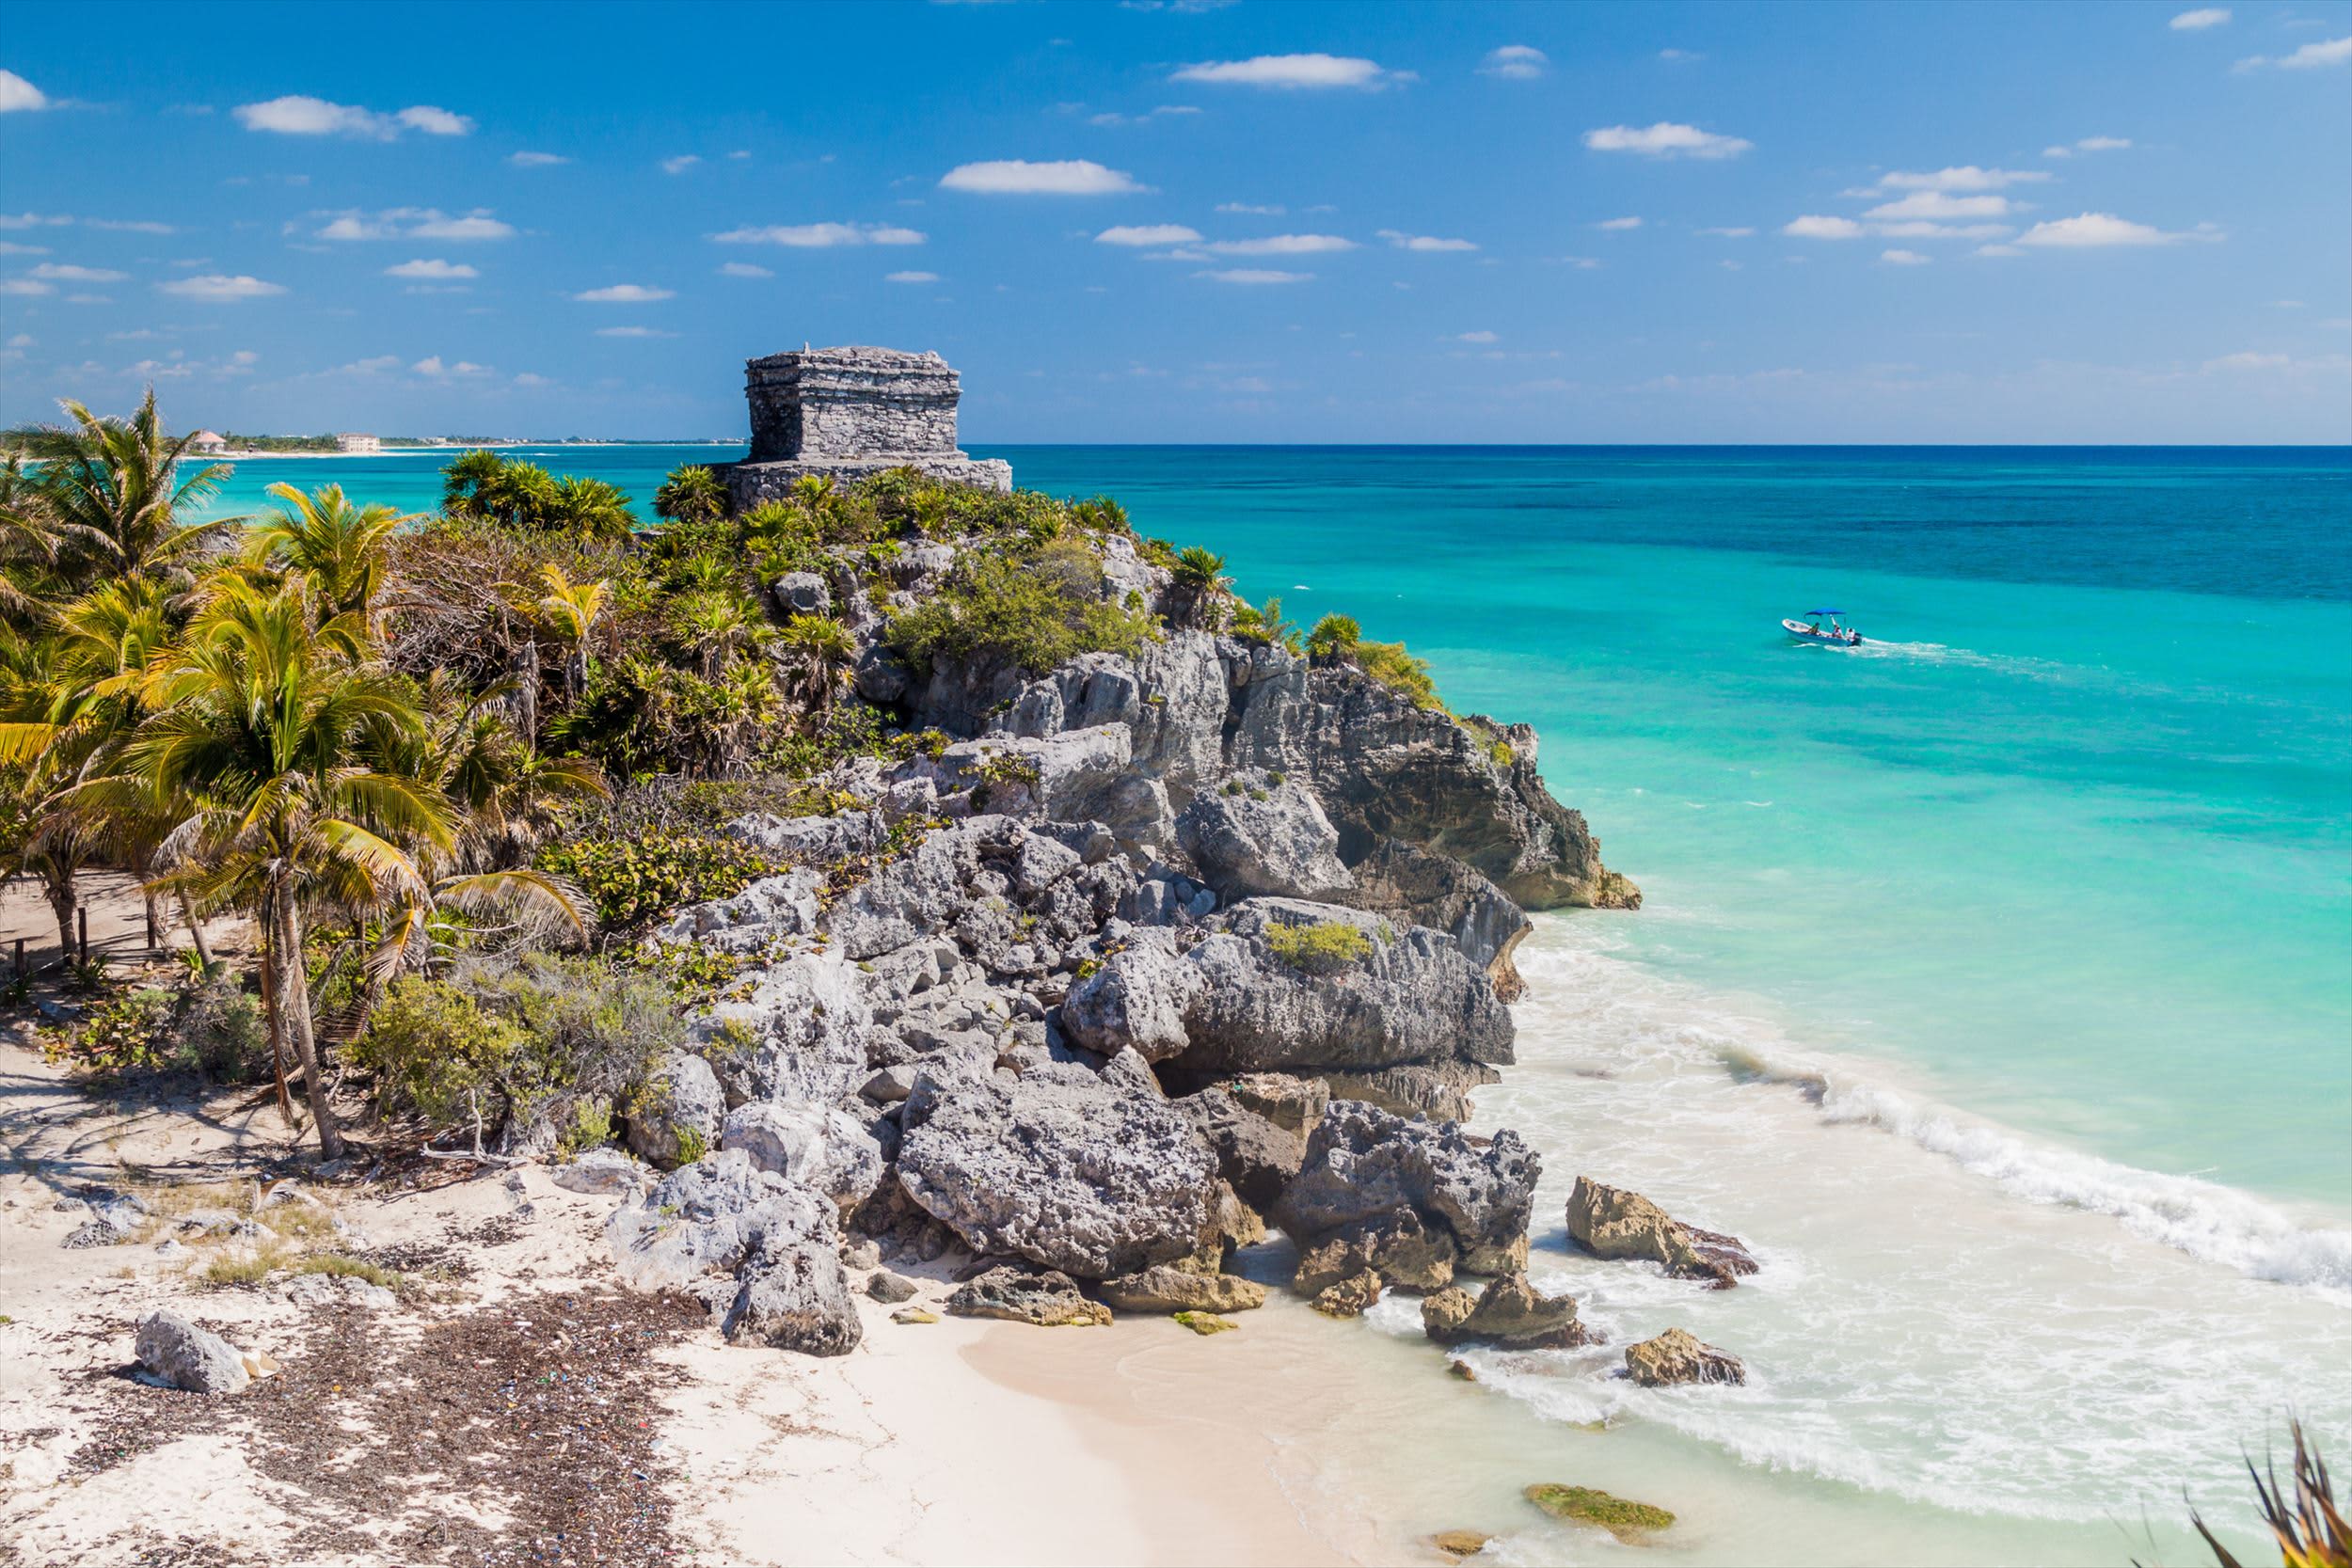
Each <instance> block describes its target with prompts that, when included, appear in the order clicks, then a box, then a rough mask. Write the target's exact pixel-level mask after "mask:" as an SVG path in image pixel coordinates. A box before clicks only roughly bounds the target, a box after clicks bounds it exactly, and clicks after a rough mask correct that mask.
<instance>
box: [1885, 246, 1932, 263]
mask: <svg viewBox="0 0 2352 1568" xmlns="http://www.w3.org/2000/svg"><path fill="white" fill-rule="evenodd" d="M1879 260H1880V261H1892V262H1893V263H1894V264H1895V265H1897V266H1899V267H1924V266H1926V265H1927V264H1928V261H1930V258H1928V257H1925V256H1922V255H1920V254H1919V253H1918V252H1917V251H1915V250H1882V251H1880V252H1879Z"/></svg>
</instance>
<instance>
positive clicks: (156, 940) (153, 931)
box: [145, 888, 164, 952]
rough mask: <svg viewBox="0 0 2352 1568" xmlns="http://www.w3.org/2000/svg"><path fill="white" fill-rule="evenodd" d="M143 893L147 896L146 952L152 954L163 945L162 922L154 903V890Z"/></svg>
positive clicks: (150, 889)
mask: <svg viewBox="0 0 2352 1568" xmlns="http://www.w3.org/2000/svg"><path fill="white" fill-rule="evenodd" d="M145 891H146V895H147V947H148V951H150V952H153V951H154V950H155V949H156V948H158V947H161V946H162V945H163V944H164V922H163V916H162V914H161V912H160V911H159V909H158V906H157V904H156V901H155V890H154V889H153V888H149V889H146V890H145Z"/></svg>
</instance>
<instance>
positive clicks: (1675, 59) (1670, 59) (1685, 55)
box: [1658, 49, 1707, 65]
mask: <svg viewBox="0 0 2352 1568" xmlns="http://www.w3.org/2000/svg"><path fill="white" fill-rule="evenodd" d="M1658 57H1659V58H1660V59H1661V60H1664V61H1666V62H1667V63H1668V64H1670V65H1681V64H1685V63H1687V62H1689V61H1692V60H1703V59H1705V58H1707V56H1706V55H1701V54H1698V53H1697V52H1695V51H1693V50H1689V49H1661V50H1660V51H1659V52H1658Z"/></svg>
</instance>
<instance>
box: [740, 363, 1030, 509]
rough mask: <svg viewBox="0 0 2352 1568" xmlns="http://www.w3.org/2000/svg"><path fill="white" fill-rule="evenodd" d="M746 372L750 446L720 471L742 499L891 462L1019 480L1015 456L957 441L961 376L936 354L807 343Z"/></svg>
mask: <svg viewBox="0 0 2352 1568" xmlns="http://www.w3.org/2000/svg"><path fill="white" fill-rule="evenodd" d="M743 372H744V374H743V382H744V386H743V390H744V395H745V396H746V397H747V398H749V399H750V401H751V405H752V451H751V455H750V456H748V457H746V458H745V459H744V460H743V461H742V462H740V463H737V464H733V465H730V466H727V467H723V468H722V470H721V472H722V474H723V478H724V479H725V481H726V484H727V488H728V490H729V491H730V492H731V493H732V494H733V496H734V498H735V504H736V506H737V507H738V508H743V507H751V506H756V505H758V504H759V503H760V502H762V501H768V500H778V499H783V497H784V495H785V494H786V492H787V491H788V490H789V489H790V488H791V486H792V482H793V481H795V480H797V479H800V478H802V477H803V476H804V475H807V474H824V475H828V476H830V477H832V478H834V479H837V480H839V481H841V482H842V483H849V482H850V481H851V480H855V479H861V478H863V477H865V476H866V475H867V474H871V473H879V472H881V471H882V469H884V468H900V467H905V468H914V469H917V470H919V471H921V472H922V473H923V474H925V475H927V476H929V477H930V478H932V479H936V480H940V481H943V482H945V483H950V484H971V485H977V486H978V487H979V488H981V489H986V490H1009V489H1011V488H1012V465H1011V464H1009V463H1006V462H1002V461H999V460H995V459H988V460H975V459H974V458H972V457H971V456H969V455H967V454H966V453H964V452H962V451H959V450H957V447H956V401H957V399H958V398H959V397H961V395H962V393H961V380H960V378H959V377H958V376H957V374H956V372H955V371H954V370H953V369H952V368H951V367H950V366H949V365H948V363H947V361H946V360H945V359H942V358H941V357H940V356H938V355H936V354H903V353H900V352H899V351H898V350H897V349H888V348H803V349H799V350H796V351H792V352H788V353H785V354H771V355H769V356H767V357H766V358H764V359H754V360H752V361H750V362H749V363H748V364H746V365H745V366H744V367H743Z"/></svg>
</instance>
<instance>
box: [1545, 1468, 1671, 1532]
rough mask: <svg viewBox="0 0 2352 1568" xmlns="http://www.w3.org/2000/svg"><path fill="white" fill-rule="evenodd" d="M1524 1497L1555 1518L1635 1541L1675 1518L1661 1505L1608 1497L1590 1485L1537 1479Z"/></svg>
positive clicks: (1662, 1527)
mask: <svg viewBox="0 0 2352 1568" xmlns="http://www.w3.org/2000/svg"><path fill="white" fill-rule="evenodd" d="M1527 1500H1528V1501H1529V1502H1531V1503H1534V1505H1535V1506H1536V1507H1537V1508H1540V1509H1542V1510H1543V1511H1544V1512H1545V1513H1549V1514H1550V1515H1551V1516H1552V1517H1553V1518H1555V1519H1573V1520H1575V1521H1577V1522H1578V1523H1579V1524H1585V1525H1598V1526H1599V1527H1600V1528H1603V1529H1605V1530H1607V1531H1608V1532H1609V1533H1610V1534H1612V1535H1613V1536H1615V1537H1616V1538H1617V1539H1618V1540H1620V1541H1638V1540H1640V1539H1641V1538H1642V1537H1643V1536H1645V1535H1647V1534H1648V1533H1649V1532H1650V1531H1652V1530H1661V1529H1664V1528H1667V1527H1668V1526H1670V1525H1672V1524H1673V1523H1674V1522H1675V1516H1674V1515H1673V1514H1671V1513H1667V1512H1666V1511H1665V1510H1664V1509H1662V1508H1653V1507H1651V1506H1650V1505H1649V1504H1648V1503H1637V1502H1631V1501H1629V1500H1628V1499H1626V1498H1624V1497H1612V1496H1610V1495H1609V1494H1608V1493H1606V1492H1603V1491H1601V1490H1600V1489H1599V1488H1597V1487H1593V1486H1560V1485H1555V1484H1552V1483H1550V1482H1538V1483H1537V1484H1535V1485H1534V1486H1531V1487H1529V1488H1528V1489H1527Z"/></svg>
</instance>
